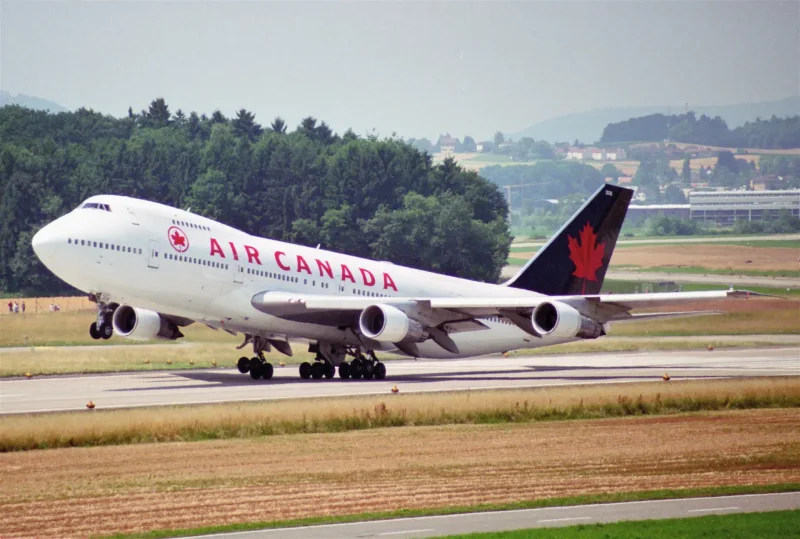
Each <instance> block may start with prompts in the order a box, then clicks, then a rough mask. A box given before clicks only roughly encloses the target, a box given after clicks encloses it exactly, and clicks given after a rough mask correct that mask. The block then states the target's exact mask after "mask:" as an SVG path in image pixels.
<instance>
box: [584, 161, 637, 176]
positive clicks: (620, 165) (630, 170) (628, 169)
mask: <svg viewBox="0 0 800 539" xmlns="http://www.w3.org/2000/svg"><path fill="white" fill-rule="evenodd" d="M582 163H583V164H585V165H591V166H593V167H594V168H596V169H597V170H600V169H601V168H603V165H608V164H611V165H614V166H615V167H617V170H619V171H620V172H621V173H622V175H623V176H635V175H636V171H637V170H639V161H585V162H582Z"/></svg>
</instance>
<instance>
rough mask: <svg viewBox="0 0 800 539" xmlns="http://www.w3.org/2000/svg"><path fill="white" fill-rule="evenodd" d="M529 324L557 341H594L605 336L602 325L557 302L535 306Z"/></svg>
mask: <svg viewBox="0 0 800 539" xmlns="http://www.w3.org/2000/svg"><path fill="white" fill-rule="evenodd" d="M531 322H532V323H533V328H534V329H535V330H536V331H538V332H539V333H540V334H541V335H552V336H553V337H555V338H558V339H571V338H574V337H578V338H581V339H596V338H597V337H601V336H603V335H605V334H606V332H605V329H604V328H603V324H600V323H598V322H595V321H594V320H592V319H591V318H588V317H586V316H583V315H582V314H581V313H579V312H578V311H577V309H575V308H574V307H571V306H569V305H567V304H565V303H559V302H557V301H553V302H550V301H545V302H543V303H540V304H539V305H537V306H536V308H535V309H534V310H533V313H532V314H531Z"/></svg>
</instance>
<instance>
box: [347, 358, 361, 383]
mask: <svg viewBox="0 0 800 539" xmlns="http://www.w3.org/2000/svg"><path fill="white" fill-rule="evenodd" d="M363 372H364V362H363V361H361V360H360V359H354V360H353V362H352V363H351V364H350V378H352V379H353V380H358V379H359V378H361V375H362V373H363Z"/></svg>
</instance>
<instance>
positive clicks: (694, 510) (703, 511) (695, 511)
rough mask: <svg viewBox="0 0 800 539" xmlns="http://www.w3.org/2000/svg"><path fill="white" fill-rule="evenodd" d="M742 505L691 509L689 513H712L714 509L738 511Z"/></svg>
mask: <svg viewBox="0 0 800 539" xmlns="http://www.w3.org/2000/svg"><path fill="white" fill-rule="evenodd" d="M738 509H741V508H740V507H712V508H711V509H689V511H687V512H688V513H710V512H712V511H736V510H738Z"/></svg>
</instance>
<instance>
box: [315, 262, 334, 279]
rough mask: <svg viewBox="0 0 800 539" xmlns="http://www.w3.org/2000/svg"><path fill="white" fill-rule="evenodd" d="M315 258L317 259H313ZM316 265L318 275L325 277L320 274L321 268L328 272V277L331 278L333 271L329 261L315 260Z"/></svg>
mask: <svg viewBox="0 0 800 539" xmlns="http://www.w3.org/2000/svg"><path fill="white" fill-rule="evenodd" d="M315 260H317V259H315ZM317 267H318V268H319V276H320V277H325V276H324V275H323V274H322V270H325V273H327V274H328V277H330V278H331V279H333V271H332V270H331V263H330V262H323V261H322V260H317Z"/></svg>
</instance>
